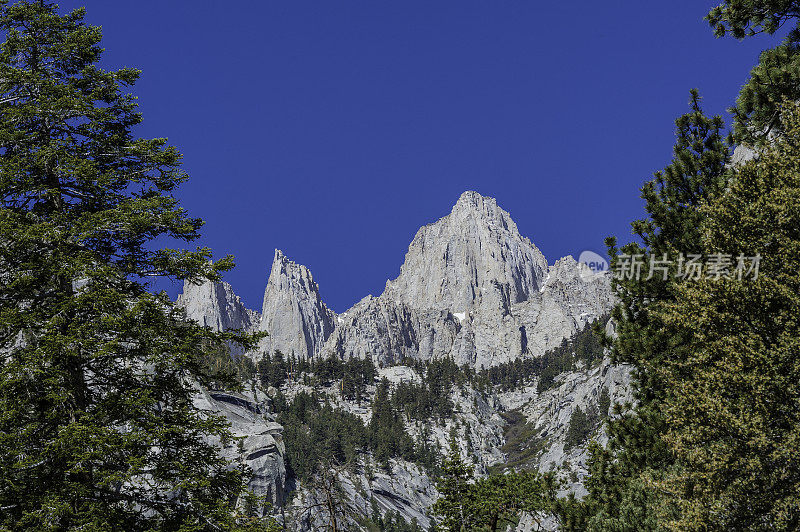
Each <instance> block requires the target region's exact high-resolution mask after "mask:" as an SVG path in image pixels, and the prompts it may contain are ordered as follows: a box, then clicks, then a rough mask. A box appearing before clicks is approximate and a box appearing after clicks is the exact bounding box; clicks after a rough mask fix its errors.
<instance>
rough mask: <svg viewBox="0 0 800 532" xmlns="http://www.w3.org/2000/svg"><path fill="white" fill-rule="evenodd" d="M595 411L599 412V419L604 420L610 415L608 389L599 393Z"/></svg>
mask: <svg viewBox="0 0 800 532" xmlns="http://www.w3.org/2000/svg"><path fill="white" fill-rule="evenodd" d="M597 409H598V410H599V411H600V417H602V418H604V417H606V416H608V415H609V414H610V412H609V410H610V409H611V396H610V395H609V393H608V388H605V387H604V388H603V391H601V392H600V397H599V398H598V399H597Z"/></svg>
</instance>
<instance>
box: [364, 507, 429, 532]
mask: <svg viewBox="0 0 800 532" xmlns="http://www.w3.org/2000/svg"><path fill="white" fill-rule="evenodd" d="M371 503H372V516H371V517H370V518H369V519H361V520H360V521H359V524H360V525H361V526H363V527H364V528H365V529H366V530H368V531H369V532H422V528H421V527H420V526H419V524H418V523H417V520H416V519H412V521H411V522H410V523H409V522H407V521H406V520H405V519H403V517H402V516H401V515H400V512H397V511H392V510H389V511H388V512H386V514H384V515H383V516H381V513H380V510H379V509H378V505H377V503H376V502H375V499H372V501H371Z"/></svg>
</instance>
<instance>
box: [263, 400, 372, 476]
mask: <svg viewBox="0 0 800 532" xmlns="http://www.w3.org/2000/svg"><path fill="white" fill-rule="evenodd" d="M276 409H277V410H278V411H279V415H278V422H279V423H281V425H283V439H284V442H285V443H286V456H287V460H286V461H287V466H288V467H289V468H290V471H291V473H292V474H294V475H295V476H296V477H297V478H299V479H301V480H308V479H309V478H310V476H311V474H312V473H313V472H314V470H315V467H316V464H319V463H323V462H326V463H338V464H346V463H353V462H355V459H356V457H357V453H358V452H359V450H364V449H367V448H369V446H370V440H369V437H368V435H367V430H366V428H365V427H364V423H363V422H362V421H361V419H359V418H358V417H357V416H355V415H353V414H350V413H349V412H345V411H343V410H340V409H336V408H333V407H332V406H331V405H330V404H329V403H327V402H324V401H322V399H321V398H320V397H318V396H316V395H311V394H308V393H306V392H300V393H298V394H297V395H295V396H294V398H293V399H292V401H291V402H288V403H286V402H285V399H284V398H282V397H280V396H279V397H278V399H277V400H276Z"/></svg>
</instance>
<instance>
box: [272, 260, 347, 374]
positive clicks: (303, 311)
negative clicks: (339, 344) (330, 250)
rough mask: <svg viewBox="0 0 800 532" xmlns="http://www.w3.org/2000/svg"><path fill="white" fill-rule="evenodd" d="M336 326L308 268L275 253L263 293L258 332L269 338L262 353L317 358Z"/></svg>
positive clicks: (332, 315) (334, 319)
mask: <svg viewBox="0 0 800 532" xmlns="http://www.w3.org/2000/svg"><path fill="white" fill-rule="evenodd" d="M335 324H336V314H335V313H334V312H333V311H332V310H330V309H329V308H328V307H327V306H326V305H325V303H323V302H322V298H321V297H320V294H319V286H317V283H316V282H314V278H313V277H312V276H311V272H310V271H309V270H308V268H306V267H305V266H303V265H301V264H297V263H295V262H293V261H291V260H289V259H288V258H287V257H286V256H285V255H284V254H283V252H282V251H280V250H278V249H276V250H275V258H274V260H273V261H272V271H271V272H270V274H269V281H268V282H267V289H266V290H265V291H264V306H263V308H262V311H261V323H260V324H259V327H258V328H259V330H261V331H266V332H267V333H269V336H268V337H267V338H266V339H264V341H263V344H262V345H261V350H263V351H266V352H269V353H271V352H273V351H277V350H279V351H281V352H282V353H283V354H285V355H287V356H290V355H294V356H296V357H305V358H307V357H311V356H314V355H315V354H317V352H318V351H319V349H320V348H321V347H322V344H323V342H325V340H327V338H328V337H329V336H330V334H331V332H333V329H334V327H335Z"/></svg>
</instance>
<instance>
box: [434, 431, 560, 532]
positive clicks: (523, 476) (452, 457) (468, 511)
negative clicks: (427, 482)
mask: <svg viewBox="0 0 800 532" xmlns="http://www.w3.org/2000/svg"><path fill="white" fill-rule="evenodd" d="M557 487H558V486H557V484H556V483H555V481H554V479H553V477H552V476H549V475H548V476H542V475H539V474H538V473H533V472H524V473H515V472H509V473H506V474H496V475H490V476H488V477H485V478H482V479H478V480H475V479H474V478H473V471H472V467H471V466H469V465H467V464H466V463H464V461H463V460H462V459H461V456H460V453H459V450H458V444H457V443H456V439H455V438H454V437H452V436H451V440H450V451H449V453H448V455H447V456H446V457H445V458H444V460H443V461H442V474H441V476H440V477H439V479H438V480H437V482H436V489H437V490H438V491H439V494H440V497H439V499H438V500H437V501H436V502H435V503H434V505H433V509H432V511H433V513H434V515H436V516H437V517H438V522H437V530H446V531H467V530H490V531H492V532H495V531H497V530H501V529H502V530H504V529H505V528H506V527H507V526H508V525H512V526H513V525H515V524H516V523H517V522H518V520H519V518H520V516H521V515H522V513H523V512H526V513H529V514H531V515H532V516H534V518H535V516H537V515H538V514H540V513H543V512H547V511H549V510H550V509H551V508H552V507H553V504H554V501H555V494H556V491H557Z"/></svg>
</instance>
